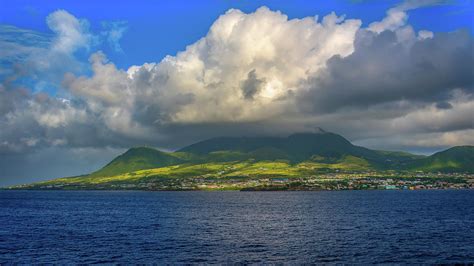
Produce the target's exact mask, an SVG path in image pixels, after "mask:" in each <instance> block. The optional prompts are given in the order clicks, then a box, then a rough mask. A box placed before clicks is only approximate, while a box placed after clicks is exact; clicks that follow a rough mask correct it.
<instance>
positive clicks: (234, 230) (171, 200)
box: [0, 190, 474, 264]
mask: <svg viewBox="0 0 474 266" xmlns="http://www.w3.org/2000/svg"><path fill="white" fill-rule="evenodd" d="M0 224H1V226H0V264H3V263H5V262H20V263H43V262H45V263H47V262H52V263H64V262H74V263H110V262H129V263H140V262H158V263H159V262H171V263H173V262H174V263H226V262H232V263H233V262H242V263H259V262H270V263H272V262H288V263H303V262H332V263H335V262H347V263H351V262H357V263H366V262H373V263H391V262H402V263H417V262H424V263H442V262H445V263H452V262H474V191H472V190H471V191H468V190H464V191H332V192H123V191H122V192H120V191H117V192H111V191H95V192H94V191H88V192H86V191H0Z"/></svg>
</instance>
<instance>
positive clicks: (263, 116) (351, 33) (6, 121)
mask: <svg viewBox="0 0 474 266" xmlns="http://www.w3.org/2000/svg"><path fill="white" fill-rule="evenodd" d="M431 3H433V1H426V2H423V1H421V2H420V1H408V2H405V3H404V4H402V5H400V6H397V7H395V8H392V9H390V10H389V11H388V12H387V17H386V18H384V19H383V20H382V21H379V22H374V23H371V24H370V25H369V26H368V27H367V28H362V27H361V25H362V22H361V21H360V20H356V19H349V20H346V19H345V18H344V17H343V16H337V15H336V14H334V13H332V14H329V15H326V16H324V17H322V18H319V17H307V18H302V19H288V17H287V16H286V15H284V14H282V13H281V12H277V11H271V10H269V9H268V8H266V7H262V8H259V9H258V10H256V11H255V12H254V13H250V14H245V13H243V12H241V11H239V10H235V9H232V10H229V11H227V12H226V13H225V14H223V15H222V16H220V17H219V18H218V19H217V20H216V21H215V22H214V24H213V25H212V26H211V28H210V30H209V32H208V33H207V35H206V36H204V37H203V38H201V39H200V40H198V41H197V42H196V43H194V44H191V45H189V46H188V47H186V49H185V50H184V51H181V52H179V53H178V54H177V55H176V56H167V57H165V58H164V59H163V60H162V61H161V62H156V63H146V64H143V65H139V66H132V67H130V68H129V69H127V70H122V69H118V68H117V67H116V66H115V65H114V64H113V63H112V62H109V61H108V60H107V58H106V56H105V55H104V54H103V53H102V52H100V51H99V52H93V54H92V55H91V56H90V60H89V62H90V67H91V70H92V74H87V75H86V74H84V72H83V71H75V70H74V69H71V68H68V69H66V70H67V71H63V72H61V82H60V84H58V87H59V88H60V89H61V91H62V92H63V93H62V95H63V96H62V98H58V97H53V96H50V95H48V94H44V93H32V92H31V91H29V90H28V89H25V88H18V84H17V85H13V84H14V83H12V82H11V80H12V78H10V79H8V78H5V79H4V81H3V83H2V86H1V87H0V102H1V103H2V104H1V105H0V127H1V128H3V129H5V130H2V131H0V150H1V151H2V152H4V153H5V152H7V153H8V152H11V151H24V150H28V149H34V148H40V147H46V146H47V147H51V146H58V147H76V148H80V147H100V146H113V147H128V146H131V145H136V144H150V145H155V146H160V147H168V148H173V147H179V146H181V145H184V144H187V143H189V142H191V141H194V140H198V139H201V138H206V137H212V136H216V135H225V134H233V135H250V134H264V133H266V134H268V133H271V134H288V133H291V132H294V131H308V130H312V129H314V128H315V127H316V126H320V127H323V128H328V129H330V130H334V131H336V132H339V133H342V134H344V135H346V136H349V137H350V138H352V139H355V140H359V143H364V144H369V145H371V146H375V147H383V148H394V147H395V148H404V147H407V146H415V147H416V146H419V147H424V146H436V147H441V146H450V145H456V144H474V129H473V128H474V125H473V118H472V114H473V113H474V99H473V95H474V91H473V84H474V79H473V77H474V75H473V66H474V55H473V52H472V51H473V50H474V46H473V38H472V36H471V35H469V33H467V32H463V31H457V32H451V33H432V32H430V31H420V32H418V33H416V32H415V31H414V30H413V28H412V27H411V26H410V25H407V20H408V15H407V11H408V10H410V9H413V8H416V7H417V6H420V5H424V4H431ZM47 22H48V25H49V27H50V28H51V30H52V31H53V32H54V33H55V36H54V37H53V38H52V39H51V41H50V42H49V43H48V44H47V45H46V47H43V48H41V49H44V50H45V51H47V52H48V53H46V54H47V55H49V57H42V59H44V60H49V59H50V58H55V56H56V55H57V54H61V55H66V58H69V59H70V60H71V61H74V62H75V61H77V60H75V57H74V52H75V51H76V50H77V49H85V50H87V49H89V50H90V49H91V47H93V44H94V42H95V41H97V40H96V39H97V36H95V35H94V34H92V33H90V31H89V30H88V26H87V23H86V22H85V21H84V20H78V19H76V18H75V17H73V16H72V15H71V14H69V13H67V12H66V11H57V12H55V13H53V14H51V15H50V16H48V18H47ZM121 25H122V24H121ZM112 28H114V29H116V28H115V27H112ZM122 33H123V31H121V29H119V30H117V29H116V31H115V32H114V33H111V35H107V36H109V37H108V39H107V41H110V42H112V43H114V44H117V38H120V36H121V35H122ZM117 45H118V44H117ZM115 48H116V49H117V50H120V46H115ZM34 55H37V53H34ZM27 62H30V61H27ZM38 62H42V61H41V60H40V61H38ZM45 64H46V63H45ZM49 64H52V65H51V67H52V66H57V65H58V64H59V63H58V62H56V61H55V60H49V61H48V65H49ZM81 64H82V63H81ZM38 68H39V67H38ZM64 72H67V73H64ZM55 73H58V71H57V69H56V70H55ZM14 86H17V87H16V88H13V87H14ZM22 87H27V86H22ZM471 133H472V134H471ZM364 136H368V137H369V138H365V139H364V138H363V137H364ZM400 136H401V137H400ZM427 138H429V139H430V140H432V139H436V141H429V140H427ZM381 143H385V144H386V145H384V146H382V145H381ZM387 146H390V147H387Z"/></svg>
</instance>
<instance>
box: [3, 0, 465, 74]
mask: <svg viewBox="0 0 474 266" xmlns="http://www.w3.org/2000/svg"><path fill="white" fill-rule="evenodd" d="M400 2H401V1H396V0H380V1H375V0H372V1H371V0H368V1H350V0H335V1H304V0H298V1H283V0H275V1H250V0H214V1H190V0H177V1H171V0H169V1H168V0H166V1H163V0H160V1H146V0H137V1H133V3H131V2H129V1H65V0H62V1H57V0H53V1H34V0H30V1H24V0H19V1H8V0H1V1H0V3H1V6H2V8H1V10H0V24H11V25H15V26H17V27H21V28H28V29H33V30H37V31H40V32H44V33H49V32H50V31H49V28H48V27H47V25H46V23H45V17H46V16H47V15H48V14H50V13H51V12H54V11H56V10H58V9H64V10H67V11H68V12H70V13H71V14H73V15H74V16H76V17H78V18H85V19H87V20H88V21H89V22H90V24H91V25H90V26H91V29H93V30H94V29H96V30H98V29H99V28H100V27H101V25H102V23H104V22H107V21H124V22H126V23H127V30H126V31H125V32H124V35H123V37H122V38H121V40H120V46H121V47H122V49H123V52H122V53H117V52H115V51H113V50H111V49H110V47H108V46H106V45H105V46H103V47H100V48H101V49H102V50H104V51H105V52H106V53H107V55H108V57H109V58H110V59H111V60H112V61H113V62H114V63H115V64H116V65H117V66H119V67H120V68H127V67H129V66H130V65H139V64H143V63H144V62H156V61H159V60H161V59H162V58H163V57H164V56H166V55H175V54H176V52H178V51H181V50H184V49H185V47H186V45H189V44H192V43H194V42H195V41H196V40H198V39H199V38H201V37H203V36H204V35H205V34H206V33H207V31H208V30H209V27H210V26H211V25H212V23H213V22H214V21H215V20H216V19H217V18H218V17H219V16H220V15H222V14H223V13H225V12H226V11H227V10H228V9H231V8H237V9H240V10H242V11H244V12H247V13H248V12H253V11H255V10H256V9H257V8H258V7H260V6H267V7H269V8H270V9H272V10H280V11H282V12H283V13H284V14H286V15H288V17H289V18H302V17H307V16H314V15H319V16H324V15H326V14H328V13H330V12H333V11H334V12H336V14H338V15H343V14H345V15H346V17H347V18H358V19H361V20H362V22H363V23H364V24H365V25H367V24H369V23H370V22H373V21H376V20H380V19H382V18H383V17H384V16H385V11H386V10H387V9H389V8H390V7H393V6H395V5H396V4H398V3H400ZM472 14H474V3H473V1H470V0H456V1H449V2H447V3H446V4H441V5H435V6H428V7H424V8H420V9H416V10H412V11H410V24H411V25H412V26H413V27H414V28H415V30H419V29H428V30H431V31H435V32H439V31H454V30H457V29H460V28H467V29H469V30H470V32H471V34H472V33H473V32H474V19H473V15H472Z"/></svg>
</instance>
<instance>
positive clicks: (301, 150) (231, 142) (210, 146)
mask: <svg viewBox="0 0 474 266" xmlns="http://www.w3.org/2000/svg"><path fill="white" fill-rule="evenodd" d="M178 152H183V153H190V154H195V155H199V156H201V157H202V156H205V157H207V158H208V159H212V160H218V161H219V159H220V158H222V157H219V156H216V155H222V154H227V155H230V154H233V156H227V157H224V158H225V159H227V160H238V159H240V160H242V159H255V160H278V159H280V160H288V161H290V162H291V163H298V162H302V161H306V160H317V161H320V162H328V163H329V162H337V161H338V160H342V159H344V157H346V156H354V157H358V158H360V159H363V160H367V161H368V162H369V163H370V164H371V165H372V166H374V167H377V168H384V167H386V166H387V165H391V166H394V167H398V166H399V165H401V164H402V163H404V162H406V161H408V160H412V159H413V158H415V157H416V155H412V154H409V153H401V152H385V151H375V150H370V149H367V148H364V147H359V146H355V145H353V144H352V143H351V142H350V141H348V140H347V139H345V138H344V137H342V136H340V135H338V134H335V133H331V132H326V131H322V130H321V131H320V132H318V133H297V134H293V135H290V136H289V137H286V138H280V137H222V138H213V139H208V140H204V141H201V142H198V143H195V144H192V145H190V146H187V147H184V148H182V149H180V150H179V151H178Z"/></svg>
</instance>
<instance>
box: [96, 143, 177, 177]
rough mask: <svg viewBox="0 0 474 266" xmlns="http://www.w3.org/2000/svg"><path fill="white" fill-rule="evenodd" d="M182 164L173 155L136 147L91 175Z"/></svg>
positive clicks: (109, 174)
mask: <svg viewBox="0 0 474 266" xmlns="http://www.w3.org/2000/svg"><path fill="white" fill-rule="evenodd" d="M182 162H183V160H182V159H180V158H178V157H177V156H175V155H173V154H172V153H171V154H170V153H165V152H162V151H159V150H156V149H153V148H148V147H136V148H131V149H129V150H128V151H127V152H125V153H124V154H122V155H119V156H118V157H117V158H115V159H113V160H112V161H111V162H110V163H108V164H107V165H106V166H104V167H103V168H102V169H100V170H98V171H96V172H94V173H92V174H90V176H93V177H98V176H114V175H118V174H123V173H128V172H133V171H136V170H142V169H150V168H157V167H163V166H168V165H175V164H179V163H182Z"/></svg>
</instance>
